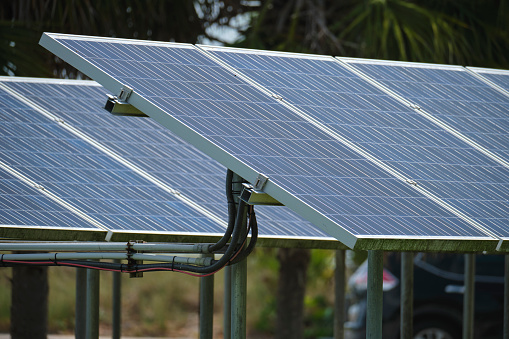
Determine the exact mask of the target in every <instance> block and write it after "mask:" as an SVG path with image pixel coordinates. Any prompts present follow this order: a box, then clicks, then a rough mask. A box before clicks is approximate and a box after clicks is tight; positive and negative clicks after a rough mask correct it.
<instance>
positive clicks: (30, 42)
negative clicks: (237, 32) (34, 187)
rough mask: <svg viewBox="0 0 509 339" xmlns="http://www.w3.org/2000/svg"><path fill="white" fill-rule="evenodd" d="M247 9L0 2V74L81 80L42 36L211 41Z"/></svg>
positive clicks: (141, 0) (226, 0) (203, 3)
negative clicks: (217, 30)
mask: <svg viewBox="0 0 509 339" xmlns="http://www.w3.org/2000/svg"><path fill="white" fill-rule="evenodd" d="M250 7H251V6H249V5H243V4H239V2H238V1H233V0H223V1H209V0H195V1H188V0H171V1H170V0H125V1H106V0H98V1H90V0H73V1H61V0H4V1H2V2H1V3H0V74H5V75H17V76H44V77H49V76H54V77H61V78H76V77H83V75H82V74H80V73H78V72H77V71H76V70H75V69H73V68H71V67H70V66H68V65H66V64H65V63H63V62H62V61H61V60H59V59H58V58H55V57H54V56H53V55H52V54H51V53H49V52H47V51H46V50H45V49H44V48H42V47H40V46H39V45H38V41H39V39H40V37H41V35H42V33H43V32H58V33H68V34H83V35H96V36H110V37H118V38H134V39H143V40H158V41H178V42H189V43H196V42H199V41H201V40H204V39H208V40H211V41H217V40H218V39H217V38H215V37H214V36H213V35H211V34H209V32H210V30H208V28H210V27H215V28H220V27H222V26H228V25H229V24H230V21H232V20H233V19H234V18H236V17H237V15H240V14H242V13H243V12H245V11H246V10H249V9H250Z"/></svg>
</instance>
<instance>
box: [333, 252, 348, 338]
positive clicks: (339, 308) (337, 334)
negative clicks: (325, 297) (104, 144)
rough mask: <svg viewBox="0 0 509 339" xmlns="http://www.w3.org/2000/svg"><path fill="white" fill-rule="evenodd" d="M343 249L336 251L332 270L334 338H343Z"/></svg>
mask: <svg viewBox="0 0 509 339" xmlns="http://www.w3.org/2000/svg"><path fill="white" fill-rule="evenodd" d="M345 253H346V251H345V250H337V251H336V269H335V270H334V289H335V291H334V292H335V293H334V295H335V297H334V313H335V317H334V339H344V338H345Z"/></svg>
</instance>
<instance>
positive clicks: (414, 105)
mask: <svg viewBox="0 0 509 339" xmlns="http://www.w3.org/2000/svg"><path fill="white" fill-rule="evenodd" d="M409 106H410V108H413V109H416V110H418V111H420V110H421V106H419V105H417V104H410V105H409Z"/></svg>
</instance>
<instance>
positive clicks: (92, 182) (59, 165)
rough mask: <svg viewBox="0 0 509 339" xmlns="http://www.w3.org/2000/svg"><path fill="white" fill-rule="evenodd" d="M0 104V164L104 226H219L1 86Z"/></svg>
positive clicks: (162, 229)
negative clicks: (0, 118)
mask: <svg viewBox="0 0 509 339" xmlns="http://www.w3.org/2000/svg"><path fill="white" fill-rule="evenodd" d="M0 102H1V103H2V105H1V107H0V114H1V117H2V121H1V123H0V158H1V160H2V162H3V163H4V164H5V165H7V166H9V167H10V168H12V169H13V170H15V171H17V172H19V173H21V174H22V175H24V176H26V177H28V178H29V179H30V180H32V181H34V182H36V183H38V184H39V185H42V186H43V187H44V189H45V190H47V191H48V192H51V193H53V194H54V195H56V196H58V197H59V198H61V199H63V200H64V201H66V202H67V203H69V204H71V205H72V206H74V207H75V208H76V209H78V210H80V211H82V212H83V213H85V214H86V215H88V216H90V217H92V218H93V219H94V220H95V221H97V222H99V223H100V224H102V225H104V226H105V228H107V229H110V230H115V231H139V232H147V231H150V232H151V231H155V232H180V233H182V232H189V233H192V232H201V233H205V232H209V233H216V232H217V231H218V228H220V225H217V224H215V223H214V222H213V221H212V220H211V219H210V218H207V217H206V216H205V215H203V214H201V213H198V212H197V211H196V210H193V209H192V208H190V207H189V206H188V205H186V204H185V203H183V202H182V201H180V200H179V199H177V198H175V197H174V196H172V195H170V194H168V193H167V192H165V191H164V190H162V189H161V188H159V187H157V186H156V185H154V184H152V183H150V182H148V181H147V180H146V179H144V178H143V177H141V176H139V175H138V174H136V173H135V172H134V171H132V170H130V169H128V168H126V167H125V166H123V165H122V164H120V163H119V162H117V161H116V160H114V159H112V158H111V157H109V156H107V155H106V154H104V153H102V152H101V151H99V150H98V149H96V148H95V147H93V146H91V145H90V144H89V143H87V142H85V141H84V140H83V139H80V138H78V137H76V136H75V135H73V134H71V133H70V132H68V131H67V130H66V129H64V128H62V127H61V126H59V124H58V123H57V122H55V121H51V120H49V119H48V118H46V117H44V116H42V115H41V114H40V113H38V112H35V111H34V110H33V109H32V108H31V107H29V106H27V105H26V104H25V103H23V102H21V101H19V100H18V99H16V98H15V97H13V96H11V95H10V94H7V93H6V92H4V91H3V90H2V91H0ZM66 226H67V227H77V226H75V225H73V224H67V225H66Z"/></svg>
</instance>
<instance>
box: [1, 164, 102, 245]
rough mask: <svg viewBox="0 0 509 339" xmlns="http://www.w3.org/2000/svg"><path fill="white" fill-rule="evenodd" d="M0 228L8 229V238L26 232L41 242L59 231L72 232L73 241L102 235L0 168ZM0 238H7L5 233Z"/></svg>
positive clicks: (35, 189)
mask: <svg viewBox="0 0 509 339" xmlns="http://www.w3.org/2000/svg"><path fill="white" fill-rule="evenodd" d="M63 225H72V226H67V227H63ZM0 228H1V229H5V230H10V231H9V232H8V233H9V238H17V237H22V236H23V233H25V232H24V231H23V230H26V229H29V230H31V231H32V232H34V233H36V234H37V237H38V239H40V240H44V239H46V238H48V236H49V237H54V236H55V233H61V232H72V236H73V238H74V239H76V240H80V239H86V238H87V237H88V239H90V237H92V236H94V235H95V237H96V239H97V240H99V239H104V236H105V234H104V233H105V230H103V229H100V228H98V227H96V226H95V225H93V224H92V223H90V222H88V221H87V220H86V219H83V218H81V217H80V216H79V215H77V214H76V213H73V212H72V211H70V210H69V209H67V208H66V207H64V206H62V205H61V204H59V203H58V202H57V201H55V200H53V199H51V198H50V197H48V196H47V195H45V194H44V192H41V190H40V189H38V188H36V187H34V186H33V185H30V184H29V183H27V182H24V181H23V180H22V179H20V178H18V177H16V176H15V175H13V174H12V173H10V172H9V171H7V170H5V169H4V168H3V167H2V168H0ZM83 231H87V237H85V238H82V233H84V232H83ZM90 233H96V234H94V235H90ZM69 236H70V235H69ZM2 237H6V234H3V235H2Z"/></svg>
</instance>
